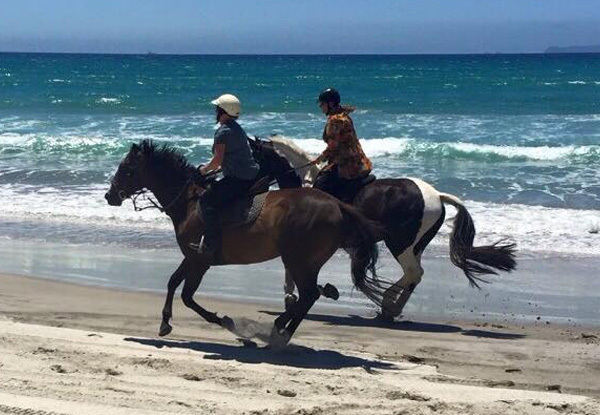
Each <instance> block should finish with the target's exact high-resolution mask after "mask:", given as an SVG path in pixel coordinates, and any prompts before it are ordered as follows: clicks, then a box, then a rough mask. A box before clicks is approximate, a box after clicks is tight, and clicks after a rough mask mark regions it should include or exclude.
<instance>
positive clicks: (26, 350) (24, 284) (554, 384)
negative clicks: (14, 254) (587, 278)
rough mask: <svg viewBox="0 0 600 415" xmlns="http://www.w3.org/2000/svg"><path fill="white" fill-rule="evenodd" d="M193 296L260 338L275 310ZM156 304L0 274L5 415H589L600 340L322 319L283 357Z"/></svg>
mask: <svg viewBox="0 0 600 415" xmlns="http://www.w3.org/2000/svg"><path fill="white" fill-rule="evenodd" d="M196 299H197V300H198V301H199V302H201V303H202V304H203V305H204V306H206V307H207V308H208V309H209V310H211V311H216V312H218V313H219V315H223V314H227V315H229V316H231V317H232V318H233V319H234V320H235V321H236V322H237V323H238V324H239V325H240V327H241V326H244V325H245V323H248V322H249V321H252V322H253V327H258V328H261V329H265V330H267V329H268V328H269V327H270V324H271V322H272V320H273V319H274V313H275V312H277V311H279V310H278V307H273V306H272V305H270V306H266V305H262V304H252V303H240V302H236V303H233V302H225V301H220V300H219V301H217V300H213V299H208V298H205V297H204V296H203V295H202V294H200V295H197V296H196ZM163 300H164V296H163V295H157V294H154V293H140V292H127V291H119V290H113V289H106V288H95V287H89V286H79V285H74V284H69V283H63V282H56V281H51V280H43V279H36V278H30V277H21V276H11V275H0V414H20V413H27V414H38V415H47V414H69V415H70V414H105V413H111V414H159V413H190V414H191V413H213V414H411V415H412V414H492V413H503V414H555V413H557V412H560V413H566V414H590V415H591V414H598V413H600V401H599V400H598V398H600V383H599V382H598V379H599V378H600V330H598V329H597V328H586V327H581V326H578V325H575V324H573V325H557V324H546V323H545V322H544V321H540V322H539V323H537V324H529V325H520V324H505V323H502V324H500V323H498V322H490V323H485V322H480V323H468V322H464V321H399V322H397V323H395V324H384V323H379V322H377V321H374V320H372V319H371V318H370V317H368V316H360V315H352V314H348V313H340V312H339V310H338V311H336V310H334V309H332V310H325V311H321V310H323V308H320V309H319V312H318V313H313V314H310V315H309V316H308V318H307V320H306V321H305V322H303V324H302V325H301V326H300V328H299V329H298V332H297V333H296V335H295V336H294V338H293V339H292V342H291V345H290V346H288V347H287V348H285V349H283V350H280V351H274V350H272V349H266V348H264V347H263V346H264V344H263V343H261V342H260V341H259V340H256V344H250V343H246V344H243V343H242V342H240V341H238V340H236V336H235V335H234V334H233V333H230V332H228V331H226V330H224V329H221V328H219V327H213V326H212V325H210V324H208V323H206V322H204V321H203V320H202V319H201V318H200V317H199V316H196V315H195V314H194V313H193V312H192V311H191V310H189V309H187V308H185V307H184V306H183V305H182V304H181V301H180V300H179V298H177V299H176V302H175V307H174V320H173V326H174V330H173V333H172V334H171V335H170V336H168V337H167V338H158V337H157V335H156V333H157V330H158V326H159V323H160V312H161V309H162V305H163Z"/></svg>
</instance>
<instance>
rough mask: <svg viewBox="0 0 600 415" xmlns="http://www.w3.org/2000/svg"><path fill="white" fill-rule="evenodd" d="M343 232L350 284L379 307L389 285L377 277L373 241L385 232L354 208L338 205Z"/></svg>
mask: <svg viewBox="0 0 600 415" xmlns="http://www.w3.org/2000/svg"><path fill="white" fill-rule="evenodd" d="M339 206H340V210H341V211H342V215H343V217H344V228H345V230H346V235H345V239H344V241H343V245H342V247H343V248H344V249H345V250H346V252H348V253H349V254H350V258H351V259H352V266H351V272H352V281H353V282H354V286H355V287H356V288H358V290H360V291H361V292H362V293H363V294H365V295H366V296H367V297H368V298H369V299H370V300H371V301H373V302H374V303H376V304H377V305H380V306H381V303H382V301H383V293H384V292H385V290H386V289H387V288H388V287H390V286H391V285H392V283H391V282H389V281H385V280H382V279H381V278H380V277H379V276H378V275H377V270H376V266H377V259H378V258H379V249H378V248H377V241H380V240H382V239H383V238H384V234H385V229H384V228H383V226H381V225H379V224H378V223H377V222H374V221H371V220H369V219H367V218H366V217H365V216H363V214H362V213H360V212H359V211H358V210H357V209H356V208H354V207H352V206H350V205H348V204H346V203H342V202H340V205H339Z"/></svg>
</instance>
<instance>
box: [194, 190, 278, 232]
mask: <svg viewBox="0 0 600 415" xmlns="http://www.w3.org/2000/svg"><path fill="white" fill-rule="evenodd" d="M267 194H268V193H260V194H258V195H250V196H248V197H245V198H243V199H238V200H236V201H234V202H232V203H231V205H230V206H228V207H226V208H225V209H223V211H221V213H220V215H219V219H220V225H221V228H223V229H226V228H236V227H238V226H243V225H249V224H251V223H252V222H254V221H255V220H256V218H258V215H260V212H261V211H262V208H263V206H264V205H265V200H266V199H267ZM201 214H202V212H200V204H198V215H201Z"/></svg>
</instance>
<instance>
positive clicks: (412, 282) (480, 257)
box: [257, 136, 516, 319]
mask: <svg viewBox="0 0 600 415" xmlns="http://www.w3.org/2000/svg"><path fill="white" fill-rule="evenodd" d="M270 141H271V143H270V144H269V145H263V149H262V152H263V153H267V152H269V151H271V152H278V153H279V154H280V156H284V157H285V158H286V159H287V160H288V161H289V162H290V163H291V165H292V166H294V167H296V168H298V171H299V172H300V175H301V177H302V178H303V180H304V182H305V184H308V185H310V184H311V183H313V182H314V179H315V176H316V174H318V172H319V170H318V169H317V168H316V167H315V166H308V165H307V163H309V162H310V160H311V157H310V156H309V155H308V154H307V153H306V152H305V151H303V150H302V149H301V148H299V147H298V146H296V145H295V144H294V142H293V141H291V140H289V139H286V138H283V137H277V136H274V137H271V140H270ZM257 144H260V143H257ZM262 167H263V170H265V171H266V170H268V164H266V163H265V164H264V165H263V166H262ZM352 204H353V206H355V207H356V208H357V209H358V210H359V211H360V212H361V213H363V214H364V215H365V216H366V217H367V218H369V219H371V220H373V221H377V222H378V223H380V224H381V225H382V226H383V227H384V228H385V231H386V234H385V235H386V236H385V244H386V246H387V247H388V249H389V250H390V252H391V253H392V255H393V256H394V258H396V260H397V261H398V262H399V263H400V265H401V266H402V269H403V270H404V275H403V276H402V278H400V279H399V280H398V282H396V283H395V284H394V285H393V286H391V287H389V288H388V289H387V291H386V292H385V294H384V297H383V301H382V302H379V301H376V302H377V303H378V304H379V305H381V315H382V316H383V317H384V318H386V319H393V318H394V317H397V316H399V315H400V314H401V313H402V310H403V309H404V306H405V305H406V302H407V301H408V299H409V298H410V296H411V294H412V293H413V291H414V290H415V288H416V286H417V285H418V284H419V282H421V277H422V276H423V268H422V267H421V255H422V254H423V251H424V250H425V248H426V247H427V245H428V244H429V243H430V242H431V240H432V239H433V238H434V237H435V235H436V234H437V232H438V231H439V229H440V227H441V226H442V224H443V223H444V218H445V215H446V209H445V207H444V205H445V204H449V205H451V206H453V207H455V208H456V209H457V211H458V213H457V215H456V217H455V219H454V229H453V230H452V234H451V235H450V260H451V261H452V263H453V264H454V265H456V266H457V267H459V268H460V269H462V270H463V272H464V273H465V276H466V277H467V278H468V280H469V283H470V284H471V285H472V286H475V287H478V283H479V282H481V281H485V280H483V279H482V278H481V277H480V276H481V275H486V274H496V273H497V272H496V271H512V270H514V269H515V267H516V262H515V259H514V256H515V248H516V246H515V244H513V243H506V242H504V241H498V242H496V243H494V244H492V245H487V246H473V242H474V239H475V225H474V224H473V219H472V218H471V215H470V214H469V212H468V211H467V208H466V207H465V205H464V203H463V202H462V201H461V200H460V199H458V198H457V197H456V196H453V195H450V194H447V193H442V192H439V191H437V190H436V189H435V188H434V187H433V186H431V185H430V184H428V183H426V182H424V181H423V180H419V179H413V178H402V179H383V180H374V181H372V182H371V183H370V184H368V185H366V186H364V187H363V188H362V189H360V190H359V191H358V192H357V193H356V195H355V197H354V198H353V201H352ZM284 287H285V291H286V297H287V298H286V304H289V303H291V302H293V297H292V301H290V296H293V291H294V284H293V282H292V280H291V279H289V278H288V279H287V281H286V285H285V286H284ZM375 300H377V298H375Z"/></svg>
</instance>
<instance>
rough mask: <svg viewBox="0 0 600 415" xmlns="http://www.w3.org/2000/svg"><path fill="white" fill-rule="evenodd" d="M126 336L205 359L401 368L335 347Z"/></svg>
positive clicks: (314, 366) (318, 366)
mask: <svg viewBox="0 0 600 415" xmlns="http://www.w3.org/2000/svg"><path fill="white" fill-rule="evenodd" d="M124 340H125V341H128V342H134V343H139V344H143V345H145V346H152V347H156V348H159V349H162V348H163V347H167V348H174V349H185V350H193V351H196V352H202V353H206V355H205V356H204V359H213V360H235V361H237V362H241V363H270V364H274V365H284V366H294V367H299V368H305V369H330V370H334V369H342V368H350V367H362V368H363V369H365V370H366V371H367V372H371V371H372V370H373V369H387V370H400V368H398V367H397V366H395V365H393V364H391V363H386V362H380V361H377V360H369V359H364V358H361V357H356V356H348V355H344V354H342V353H339V352H336V351H333V350H315V349H311V348H309V347H304V346H298V345H293V344H291V345H288V346H286V347H285V348H283V349H280V350H273V349H270V348H267V347H247V346H235V345H229V344H220V343H208V342H198V341H183V340H182V341H179V340H161V339H148V338H141V337H126V338H125V339H124Z"/></svg>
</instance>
